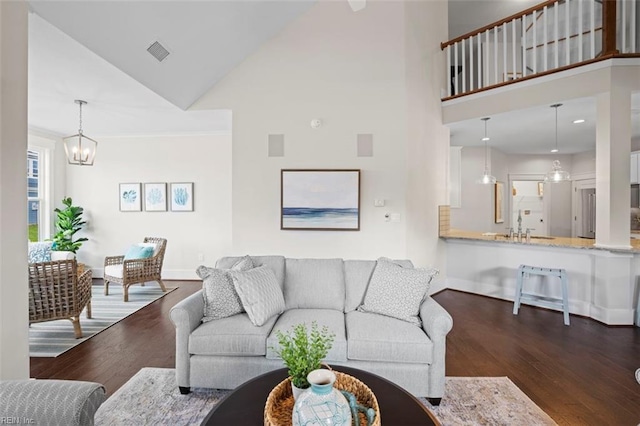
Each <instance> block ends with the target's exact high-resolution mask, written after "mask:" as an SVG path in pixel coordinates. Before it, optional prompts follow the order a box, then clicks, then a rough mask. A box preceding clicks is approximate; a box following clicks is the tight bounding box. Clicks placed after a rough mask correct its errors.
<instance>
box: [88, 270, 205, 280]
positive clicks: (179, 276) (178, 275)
mask: <svg viewBox="0 0 640 426" xmlns="http://www.w3.org/2000/svg"><path fill="white" fill-rule="evenodd" d="M91 270H92V271H93V278H103V277H104V268H91ZM162 279H163V280H200V278H199V277H198V275H197V274H196V271H195V270H192V269H163V270H162Z"/></svg>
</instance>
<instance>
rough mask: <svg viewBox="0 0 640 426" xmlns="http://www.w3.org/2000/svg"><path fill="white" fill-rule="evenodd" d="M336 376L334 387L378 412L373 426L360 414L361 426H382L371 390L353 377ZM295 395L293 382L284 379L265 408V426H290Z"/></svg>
mask: <svg viewBox="0 0 640 426" xmlns="http://www.w3.org/2000/svg"><path fill="white" fill-rule="evenodd" d="M333 372H334V373H335V374H336V382H335V383H334V384H333V387H335V388H336V389H340V390H345V391H347V392H351V393H352V394H354V395H355V396H356V398H357V399H358V403H359V404H361V405H364V406H365V407H371V408H373V409H374V410H375V412H376V418H375V420H374V421H373V423H372V424H370V425H369V424H368V423H367V418H366V417H365V415H364V414H362V413H360V414H359V416H360V424H361V425H362V426H380V407H378V400H377V399H376V396H375V395H374V394H373V392H371V389H369V387H368V386H367V385H365V384H364V383H362V382H361V381H360V380H358V379H356V378H355V377H353V376H350V375H348V374H345V373H340V372H339V371H335V370H333ZM293 403H294V401H293V394H292V393H291V380H290V379H289V378H287V379H284V380H283V381H282V382H280V383H279V384H278V386H276V387H275V388H273V390H272V391H271V393H269V396H268V397H267V403H266V404H265V406H264V424H265V426H290V425H291V423H292V420H291V418H292V414H293Z"/></svg>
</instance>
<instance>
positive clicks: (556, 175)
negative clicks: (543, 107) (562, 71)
mask: <svg viewBox="0 0 640 426" xmlns="http://www.w3.org/2000/svg"><path fill="white" fill-rule="evenodd" d="M561 106H562V104H554V105H551V108H553V109H555V111H556V146H555V148H554V149H552V150H551V152H558V151H559V150H558V108H560V107H561ZM552 164H553V165H552V168H551V171H550V172H549V173H547V174H546V175H545V176H544V181H545V182H552V183H557V182H565V181H568V180H570V179H571V176H570V175H569V172H567V171H566V170H562V167H561V166H560V160H554V161H553V163H552Z"/></svg>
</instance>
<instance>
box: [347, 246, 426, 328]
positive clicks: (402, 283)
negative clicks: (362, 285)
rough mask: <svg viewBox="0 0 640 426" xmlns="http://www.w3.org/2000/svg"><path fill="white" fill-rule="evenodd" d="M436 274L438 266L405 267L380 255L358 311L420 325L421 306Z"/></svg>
mask: <svg viewBox="0 0 640 426" xmlns="http://www.w3.org/2000/svg"><path fill="white" fill-rule="evenodd" d="M437 274H438V270H436V269H422V268H405V267H402V266H401V265H399V264H397V263H395V262H393V261H391V260H389V259H386V258H380V259H378V261H377V263H376V267H375V269H374V270H373V274H372V275H371V279H370V280H369V286H368V287H367V293H366V294H365V296H364V303H363V304H362V305H360V306H359V307H358V311H360V312H370V313H375V314H381V315H386V316H389V317H393V318H397V319H400V320H403V321H407V322H410V323H411V324H414V325H416V326H418V327H420V326H421V325H422V322H421V321H420V317H419V316H418V314H419V312H420V305H421V304H422V301H423V300H424V298H425V296H426V295H427V291H428V290H429V285H430V283H431V280H432V279H433V277H434V276H436V275H437Z"/></svg>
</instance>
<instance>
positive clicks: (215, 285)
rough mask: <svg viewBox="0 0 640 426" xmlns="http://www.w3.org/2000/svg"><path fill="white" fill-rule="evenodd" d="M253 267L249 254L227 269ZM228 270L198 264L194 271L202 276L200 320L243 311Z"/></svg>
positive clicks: (244, 269) (218, 317) (223, 316)
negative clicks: (202, 314) (202, 308)
mask: <svg viewBox="0 0 640 426" xmlns="http://www.w3.org/2000/svg"><path fill="white" fill-rule="evenodd" d="M251 268H253V261H252V260H251V258H250V257H249V256H245V257H241V258H239V259H238V260H237V261H236V262H235V263H234V264H233V265H231V267H230V269H229V270H238V271H246V270H249V269H251ZM229 270H226V269H217V268H208V267H206V266H199V267H198V269H196V273H197V274H198V276H199V277H200V278H202V290H203V292H202V295H203V296H204V316H203V318H202V322H207V321H212V320H216V319H220V318H226V317H230V316H231V315H236V314H239V313H241V312H244V311H245V310H244V307H243V306H242V302H241V301H240V297H239V296H238V293H237V292H236V289H235V288H234V286H233V281H232V280H231V277H230V276H229Z"/></svg>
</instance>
